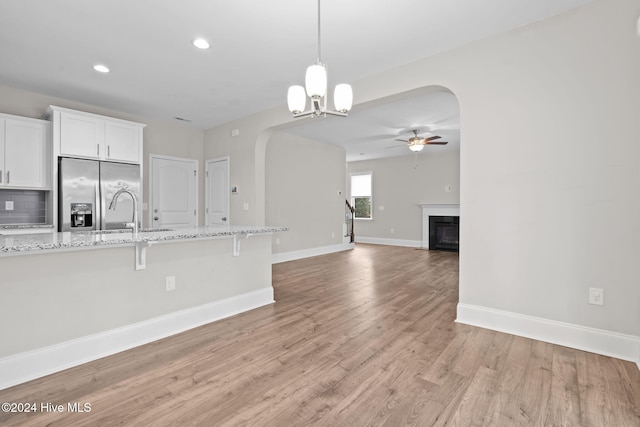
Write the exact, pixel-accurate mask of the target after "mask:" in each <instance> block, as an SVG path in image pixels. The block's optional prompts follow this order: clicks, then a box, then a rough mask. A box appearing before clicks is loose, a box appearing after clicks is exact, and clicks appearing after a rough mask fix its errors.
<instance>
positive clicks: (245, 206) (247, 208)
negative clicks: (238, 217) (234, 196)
mask: <svg viewBox="0 0 640 427" xmlns="http://www.w3.org/2000/svg"><path fill="white" fill-rule="evenodd" d="M242 210H243V211H248V210H249V203H247V202H244V203H243V204H242Z"/></svg>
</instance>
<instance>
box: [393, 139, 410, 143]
mask: <svg viewBox="0 0 640 427" xmlns="http://www.w3.org/2000/svg"><path fill="white" fill-rule="evenodd" d="M394 141H402V142H409V140H407V139H395V140H394Z"/></svg>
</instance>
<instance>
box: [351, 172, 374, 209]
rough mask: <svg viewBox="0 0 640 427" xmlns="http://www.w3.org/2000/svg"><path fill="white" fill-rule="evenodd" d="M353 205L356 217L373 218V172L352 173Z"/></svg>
mask: <svg viewBox="0 0 640 427" xmlns="http://www.w3.org/2000/svg"><path fill="white" fill-rule="evenodd" d="M351 206H353V207H354V209H355V213H354V215H353V217H354V218H356V219H371V206H372V202H371V172H366V173H360V174H357V175H351Z"/></svg>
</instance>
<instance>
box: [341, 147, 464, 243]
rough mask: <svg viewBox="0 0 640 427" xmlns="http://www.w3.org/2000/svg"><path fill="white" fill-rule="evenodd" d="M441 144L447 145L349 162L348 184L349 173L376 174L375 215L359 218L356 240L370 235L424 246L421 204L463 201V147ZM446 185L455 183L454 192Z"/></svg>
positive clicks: (374, 177) (356, 223) (348, 191)
mask: <svg viewBox="0 0 640 427" xmlns="http://www.w3.org/2000/svg"><path fill="white" fill-rule="evenodd" d="M439 148H443V147H437V146H433V147H426V148H425V149H424V150H423V151H422V152H420V153H418V155H417V156H416V155H415V154H413V155H409V156H402V157H391V158H385V159H377V160H363V161H358V162H349V163H348V165H347V166H348V167H347V173H348V175H347V180H348V182H347V186H349V174H352V173H357V172H372V174H373V185H372V186H373V196H372V199H373V211H372V216H373V219H371V220H356V221H355V227H354V228H355V234H356V241H358V239H359V238H360V239H362V238H363V237H365V238H367V237H368V238H374V239H388V240H389V241H390V242H391V243H393V242H392V241H394V240H395V241H398V243H402V242H406V243H407V244H411V242H413V244H415V245H416V246H420V245H421V243H422V209H421V208H420V206H418V205H419V204H420V203H433V204H459V203H460V151H458V150H451V151H443V150H441V149H440V150H439ZM407 150H408V149H407ZM446 185H451V186H452V191H451V192H450V193H447V192H445V186H446ZM349 194H350V189H349V188H347V195H349ZM380 206H383V207H384V210H380V209H379V208H380ZM391 229H393V232H392V231H391ZM383 241H384V240H383Z"/></svg>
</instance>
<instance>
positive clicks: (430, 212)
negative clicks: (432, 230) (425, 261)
mask: <svg viewBox="0 0 640 427" xmlns="http://www.w3.org/2000/svg"><path fill="white" fill-rule="evenodd" d="M420 208H422V248H423V249H429V217H430V216H440V217H443V216H448V217H457V218H460V205H453V204H451V205H445V204H420Z"/></svg>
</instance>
